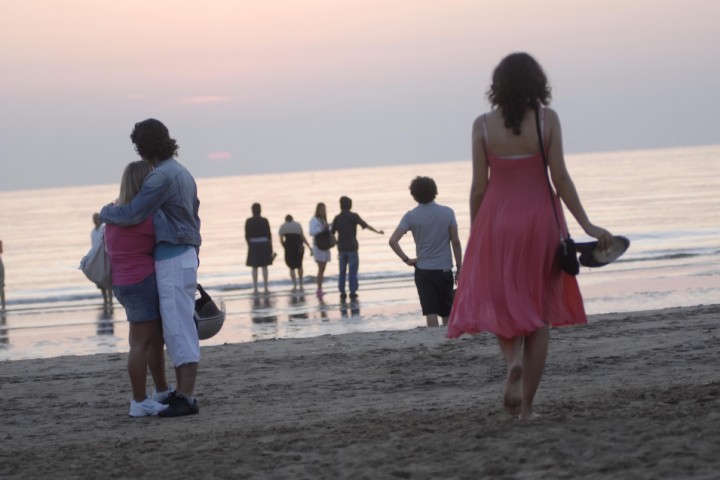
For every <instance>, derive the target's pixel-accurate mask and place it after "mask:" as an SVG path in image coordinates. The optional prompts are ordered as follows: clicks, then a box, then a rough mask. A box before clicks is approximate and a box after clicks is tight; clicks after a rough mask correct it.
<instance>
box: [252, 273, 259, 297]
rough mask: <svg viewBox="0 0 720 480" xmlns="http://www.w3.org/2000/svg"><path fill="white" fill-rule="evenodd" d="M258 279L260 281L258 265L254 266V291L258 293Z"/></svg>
mask: <svg viewBox="0 0 720 480" xmlns="http://www.w3.org/2000/svg"><path fill="white" fill-rule="evenodd" d="M257 281H258V267H252V282H253V293H258V289H257Z"/></svg>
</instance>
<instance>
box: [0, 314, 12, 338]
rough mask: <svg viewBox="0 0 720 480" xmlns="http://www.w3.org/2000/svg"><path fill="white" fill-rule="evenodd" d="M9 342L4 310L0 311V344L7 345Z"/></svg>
mask: <svg viewBox="0 0 720 480" xmlns="http://www.w3.org/2000/svg"><path fill="white" fill-rule="evenodd" d="M8 343H10V335H9V333H8V329H7V319H6V318H5V312H4V311H2V312H0V345H7V344H8Z"/></svg>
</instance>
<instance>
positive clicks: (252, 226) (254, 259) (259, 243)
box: [245, 203, 273, 293]
mask: <svg viewBox="0 0 720 480" xmlns="http://www.w3.org/2000/svg"><path fill="white" fill-rule="evenodd" d="M251 210H252V214H253V216H252V217H250V218H248V219H247V220H246V221H245V240H247V243H248V255H247V262H245V264H246V265H247V266H248V267H252V281H253V292H254V293H258V286H257V281H258V267H259V268H262V275H263V286H264V287H265V293H267V292H268V268H267V267H268V265H270V264H271V263H272V261H273V249H272V234H271V233H270V223H269V222H268V221H267V218H264V217H261V216H260V204H259V203H253V204H252V208H251Z"/></svg>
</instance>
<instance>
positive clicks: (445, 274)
mask: <svg viewBox="0 0 720 480" xmlns="http://www.w3.org/2000/svg"><path fill="white" fill-rule="evenodd" d="M415 286H416V287H417V291H418V296H419V297H420V306H421V307H422V313H423V315H433V314H435V315H440V316H441V317H449V316H450V310H451V309H452V302H453V287H454V286H455V280H454V279H453V273H452V270H421V269H419V268H416V269H415Z"/></svg>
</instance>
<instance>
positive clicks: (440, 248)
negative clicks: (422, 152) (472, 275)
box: [389, 177, 462, 327]
mask: <svg viewBox="0 0 720 480" xmlns="http://www.w3.org/2000/svg"><path fill="white" fill-rule="evenodd" d="M410 194H411V195H412V197H413V198H414V199H415V201H416V202H418V206H417V207H415V208H414V209H412V210H410V211H409V212H407V213H406V214H405V215H404V216H403V218H402V220H400V224H399V225H398V227H397V228H396V229H395V231H394V232H393V234H392V236H390V241H389V244H390V248H392V249H393V251H394V252H395V253H396V254H397V255H398V256H399V257H400V259H401V260H402V261H403V262H405V264H407V265H409V266H412V267H415V286H416V287H417V291H418V296H419V297H420V305H421V307H422V313H423V315H425V317H426V319H427V326H428V327H437V326H438V316H440V317H442V320H443V325H447V322H448V317H450V310H451V308H452V302H453V287H454V285H455V283H456V281H457V280H456V279H457V277H456V278H453V272H452V266H453V258H452V257H453V255H454V257H455V265H456V266H457V273H458V274H459V273H460V267H461V266H462V246H461V245H460V238H459V236H458V227H457V221H456V220H455V212H454V211H453V210H452V209H451V208H449V207H445V206H442V205H438V204H437V203H435V197H436V196H437V185H436V184H435V181H434V180H433V179H432V178H430V177H416V178H415V179H414V180H413V181H412V182H411V183H410ZM408 231H411V232H412V234H413V238H414V239H415V255H416V258H410V257H408V256H407V255H406V254H405V252H403V250H402V248H401V247H400V243H399V242H400V239H401V238H402V237H403V235H405V233H407V232H408ZM451 246H452V253H451V251H450V248H451Z"/></svg>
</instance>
